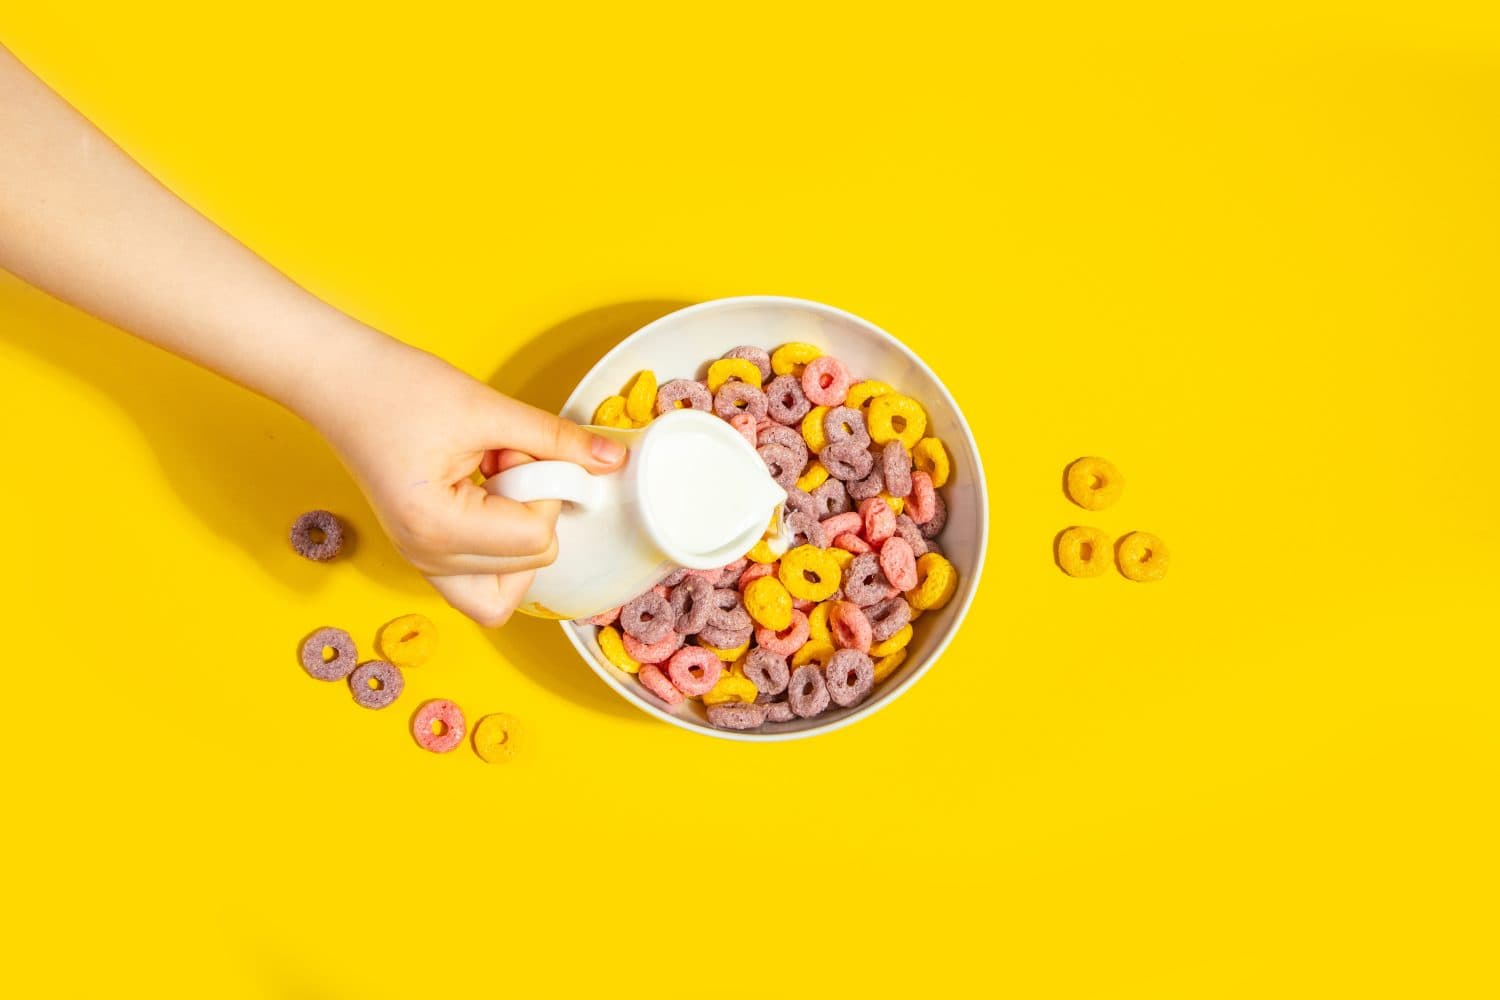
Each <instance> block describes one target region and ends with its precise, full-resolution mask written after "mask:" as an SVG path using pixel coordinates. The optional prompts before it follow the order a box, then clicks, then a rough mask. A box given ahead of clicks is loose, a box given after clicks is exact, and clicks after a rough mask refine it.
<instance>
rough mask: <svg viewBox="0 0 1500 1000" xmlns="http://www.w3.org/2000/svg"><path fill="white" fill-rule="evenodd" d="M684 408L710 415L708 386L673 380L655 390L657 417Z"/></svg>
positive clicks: (677, 379) (710, 394) (710, 400)
mask: <svg viewBox="0 0 1500 1000" xmlns="http://www.w3.org/2000/svg"><path fill="white" fill-rule="evenodd" d="M684 408H686V409H691V410H702V411H703V412H704V413H712V412H713V409H714V397H713V393H711V392H709V391H708V386H706V385H704V384H703V383H702V382H695V381H693V380H692V379H690V378H674V379H673V380H672V381H670V382H668V383H666V384H665V385H663V386H662V387H661V388H660V389H658V390H656V413H657V415H658V416H660V415H661V414H663V413H666V412H667V411H668V410H680V409H684ZM606 426H608V425H606Z"/></svg>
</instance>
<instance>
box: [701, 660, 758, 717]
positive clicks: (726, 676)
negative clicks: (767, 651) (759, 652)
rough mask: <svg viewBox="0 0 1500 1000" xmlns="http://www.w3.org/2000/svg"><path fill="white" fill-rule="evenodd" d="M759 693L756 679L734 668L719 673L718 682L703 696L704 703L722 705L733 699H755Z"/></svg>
mask: <svg viewBox="0 0 1500 1000" xmlns="http://www.w3.org/2000/svg"><path fill="white" fill-rule="evenodd" d="M752 652H754V651H753V650H752ZM759 693H760V692H759V691H757V690H756V687H755V681H754V680H753V679H751V678H750V677H749V676H748V675H745V674H737V673H735V672H734V671H733V670H724V671H721V672H720V674H719V680H718V683H716V684H715V685H714V686H713V688H712V689H710V690H709V692H708V693H707V694H705V695H704V696H703V704H705V705H722V704H724V703H726V702H731V701H754V700H755V699H756V697H757V696H758V695H759Z"/></svg>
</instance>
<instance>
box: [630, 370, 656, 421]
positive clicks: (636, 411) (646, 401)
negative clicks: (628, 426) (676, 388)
mask: <svg viewBox="0 0 1500 1000" xmlns="http://www.w3.org/2000/svg"><path fill="white" fill-rule="evenodd" d="M655 414H656V373H655V372H652V371H649V370H647V371H643V372H641V373H640V374H639V375H637V376H636V377H635V381H634V382H631V383H630V389H629V390H628V391H626V393H625V415H626V416H628V417H629V418H630V419H631V420H633V421H635V422H636V424H638V425H645V424H649V423H650V422H651V418H652V417H653V416H655Z"/></svg>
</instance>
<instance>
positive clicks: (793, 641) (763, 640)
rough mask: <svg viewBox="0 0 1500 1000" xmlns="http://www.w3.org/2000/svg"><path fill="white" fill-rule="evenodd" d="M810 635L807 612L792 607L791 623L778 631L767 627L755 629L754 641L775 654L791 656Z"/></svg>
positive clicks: (803, 644) (804, 643) (805, 642)
mask: <svg viewBox="0 0 1500 1000" xmlns="http://www.w3.org/2000/svg"><path fill="white" fill-rule="evenodd" d="M809 635H810V632H809V629H808V624H807V614H806V613H805V612H802V611H798V610H796V609H795V608H793V609H792V623H791V624H790V625H788V626H787V627H786V628H784V629H782V630H781V631H780V632H777V631H774V630H772V629H768V628H758V629H756V630H755V642H756V645H758V646H759V647H760V648H761V649H764V650H766V651H768V652H771V653H775V654H776V655H777V656H791V655H792V654H793V653H795V652H796V651H797V650H799V649H801V648H802V647H803V646H805V645H806V644H807V639H808V636H809Z"/></svg>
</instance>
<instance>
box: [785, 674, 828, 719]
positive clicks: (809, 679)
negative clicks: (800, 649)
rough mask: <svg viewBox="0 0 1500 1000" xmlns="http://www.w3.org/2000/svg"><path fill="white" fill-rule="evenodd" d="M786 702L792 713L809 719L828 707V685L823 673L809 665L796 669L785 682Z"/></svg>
mask: <svg viewBox="0 0 1500 1000" xmlns="http://www.w3.org/2000/svg"><path fill="white" fill-rule="evenodd" d="M786 701H787V704H788V705H790V706H791V708H792V712H793V713H794V714H796V715H800V716H801V717H802V718H804V719H811V718H812V717H813V716H815V715H817V714H819V713H820V712H822V711H823V710H824V709H825V708H827V707H828V685H827V684H825V683H824V681H823V672H822V671H821V670H819V669H818V668H817V667H815V666H813V665H812V664H811V663H809V664H806V665H805V666H801V667H798V668H797V669H796V670H795V671H794V672H793V673H792V677H791V680H789V681H788V682H787V688H786Z"/></svg>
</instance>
